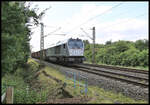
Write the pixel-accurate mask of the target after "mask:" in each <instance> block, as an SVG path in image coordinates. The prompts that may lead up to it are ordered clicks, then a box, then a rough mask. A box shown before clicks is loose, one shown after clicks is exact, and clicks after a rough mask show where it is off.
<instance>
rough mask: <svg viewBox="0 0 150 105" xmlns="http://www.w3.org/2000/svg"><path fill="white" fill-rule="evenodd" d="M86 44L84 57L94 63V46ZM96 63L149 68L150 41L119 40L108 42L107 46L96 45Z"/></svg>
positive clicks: (86, 42)
mask: <svg viewBox="0 0 150 105" xmlns="http://www.w3.org/2000/svg"><path fill="white" fill-rule="evenodd" d="M84 43H85V52H84V56H85V57H86V59H87V61H90V62H91V61H92V48H91V47H90V46H91V45H92V44H89V43H88V41H84ZM95 49H96V50H95V51H96V57H95V60H96V63H100V64H109V65H121V66H143V67H146V66H148V40H146V39H143V40H137V41H136V42H131V41H123V40H119V41H116V42H111V41H107V42H106V44H105V45H102V44H96V48H95Z"/></svg>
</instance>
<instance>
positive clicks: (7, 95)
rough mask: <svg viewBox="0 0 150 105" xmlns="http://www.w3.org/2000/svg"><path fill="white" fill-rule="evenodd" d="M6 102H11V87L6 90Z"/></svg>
mask: <svg viewBox="0 0 150 105" xmlns="http://www.w3.org/2000/svg"><path fill="white" fill-rule="evenodd" d="M6 104H13V87H8V88H7V91H6Z"/></svg>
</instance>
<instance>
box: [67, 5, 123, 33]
mask: <svg viewBox="0 0 150 105" xmlns="http://www.w3.org/2000/svg"><path fill="white" fill-rule="evenodd" d="M122 4H123V3H119V4H117V5H115V6H113V7H112V8H110V9H108V10H106V11H104V12H103V13H101V14H99V15H97V16H95V17H92V18H90V19H88V20H87V21H85V22H84V23H82V24H80V25H78V26H76V27H75V28H73V29H71V30H70V31H68V32H67V33H70V32H72V30H74V29H76V28H78V27H80V26H81V25H83V24H85V23H88V22H89V21H91V20H93V19H95V18H97V17H99V16H102V15H104V14H105V13H107V12H109V11H111V10H112V9H114V8H117V7H118V6H120V5H122Z"/></svg>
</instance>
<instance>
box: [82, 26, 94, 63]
mask: <svg viewBox="0 0 150 105" xmlns="http://www.w3.org/2000/svg"><path fill="white" fill-rule="evenodd" d="M81 30H82V31H83V32H84V33H85V34H86V35H87V36H88V37H89V38H90V39H91V40H93V49H92V63H93V64H95V27H93V28H92V29H91V30H93V37H90V36H89V34H88V33H86V32H85V31H84V30H83V29H82V28H81Z"/></svg>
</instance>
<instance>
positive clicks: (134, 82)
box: [71, 67, 149, 88]
mask: <svg viewBox="0 0 150 105" xmlns="http://www.w3.org/2000/svg"><path fill="white" fill-rule="evenodd" d="M71 68H72V69H75V70H80V71H85V72H88V73H92V74H96V75H101V76H104V77H109V78H112V79H116V80H120V81H124V82H128V83H132V84H135V85H139V86H142V87H146V88H147V87H148V86H149V84H148V83H142V82H138V81H135V80H129V79H124V78H119V77H116V76H112V75H110V74H107V73H103V72H101V73H100V72H95V71H91V70H90V69H83V68H76V67H71Z"/></svg>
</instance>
